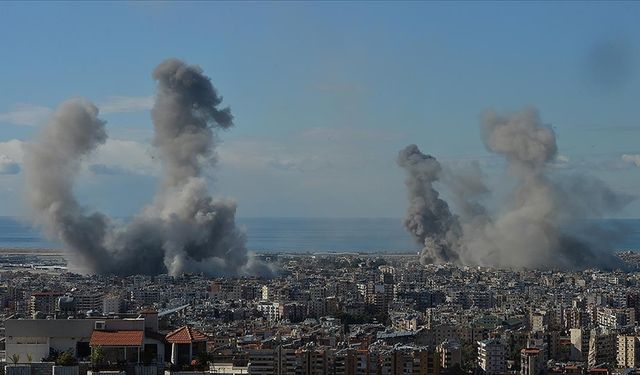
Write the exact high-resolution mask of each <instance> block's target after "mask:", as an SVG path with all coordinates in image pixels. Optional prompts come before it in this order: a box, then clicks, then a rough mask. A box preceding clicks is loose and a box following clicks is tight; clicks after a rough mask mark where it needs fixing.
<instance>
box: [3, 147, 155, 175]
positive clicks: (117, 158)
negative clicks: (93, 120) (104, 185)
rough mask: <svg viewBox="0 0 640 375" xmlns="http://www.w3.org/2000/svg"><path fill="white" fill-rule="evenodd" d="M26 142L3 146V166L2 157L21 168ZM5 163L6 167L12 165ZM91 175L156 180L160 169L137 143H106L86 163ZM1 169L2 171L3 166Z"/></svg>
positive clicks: (148, 151) (150, 155)
mask: <svg viewBox="0 0 640 375" xmlns="http://www.w3.org/2000/svg"><path fill="white" fill-rule="evenodd" d="M24 144H25V142H24V141H20V140H18V139H12V140H10V141H7V142H0V164H2V163H3V159H2V158H3V157H4V158H5V159H6V160H10V161H11V162H12V163H15V166H14V167H12V168H13V170H15V168H16V166H17V167H18V168H20V165H21V164H22V161H23V159H24ZM6 160H5V161H4V163H5V164H7V163H9V162H7V161H6ZM87 165H88V167H87V168H88V169H89V171H91V172H93V173H95V174H138V175H150V176H155V175H157V174H158V173H159V165H158V163H156V162H155V160H154V157H153V156H152V154H151V146H150V145H148V144H146V143H142V142H135V141H127V140H121V139H107V142H106V143H105V144H103V145H101V146H100V147H98V148H97V149H96V150H95V152H94V153H93V154H92V155H91V157H90V158H89V160H88V161H87ZM0 168H2V167H1V166H0Z"/></svg>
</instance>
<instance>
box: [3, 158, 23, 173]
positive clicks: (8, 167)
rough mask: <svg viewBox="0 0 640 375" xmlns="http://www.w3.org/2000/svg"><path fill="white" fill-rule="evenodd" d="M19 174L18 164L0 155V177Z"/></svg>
mask: <svg viewBox="0 0 640 375" xmlns="http://www.w3.org/2000/svg"><path fill="white" fill-rule="evenodd" d="M18 173H20V164H18V163H17V162H16V161H15V160H13V159H12V158H10V157H8V156H7V155H3V154H0V175H3V174H18Z"/></svg>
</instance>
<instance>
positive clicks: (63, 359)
mask: <svg viewBox="0 0 640 375" xmlns="http://www.w3.org/2000/svg"><path fill="white" fill-rule="evenodd" d="M77 364H78V360H77V359H76V357H74V356H73V354H71V352H68V351H67V352H62V353H60V355H58V358H56V366H76V365H77Z"/></svg>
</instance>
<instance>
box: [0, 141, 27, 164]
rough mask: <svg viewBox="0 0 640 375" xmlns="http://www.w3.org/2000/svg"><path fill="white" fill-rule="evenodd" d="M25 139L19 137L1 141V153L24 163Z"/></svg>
mask: <svg viewBox="0 0 640 375" xmlns="http://www.w3.org/2000/svg"><path fill="white" fill-rule="evenodd" d="M23 145H24V142H23V141H20V140H18V139H11V140H9V141H6V142H0V155H4V156H6V157H8V158H9V159H11V160H13V161H15V162H16V163H18V164H20V163H22V156H23V154H24V152H23V150H22V147H23Z"/></svg>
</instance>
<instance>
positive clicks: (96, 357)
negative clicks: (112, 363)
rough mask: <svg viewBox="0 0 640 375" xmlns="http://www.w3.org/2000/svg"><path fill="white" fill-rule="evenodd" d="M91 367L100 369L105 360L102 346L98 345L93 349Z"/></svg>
mask: <svg viewBox="0 0 640 375" xmlns="http://www.w3.org/2000/svg"><path fill="white" fill-rule="evenodd" d="M90 360H91V367H92V368H93V370H94V371H96V370H97V369H98V367H99V366H100V365H102V362H103V361H104V350H102V346H96V347H95V348H93V349H92V350H91V357H90Z"/></svg>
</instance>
